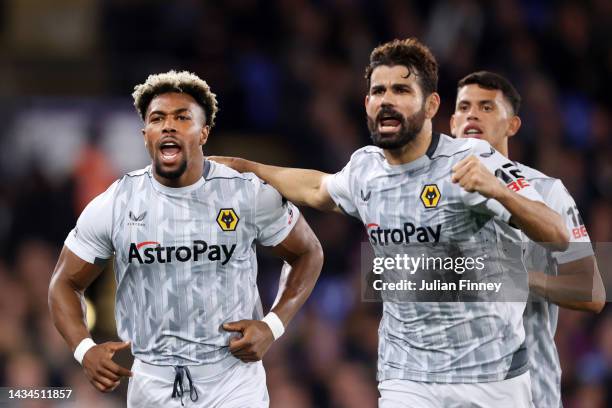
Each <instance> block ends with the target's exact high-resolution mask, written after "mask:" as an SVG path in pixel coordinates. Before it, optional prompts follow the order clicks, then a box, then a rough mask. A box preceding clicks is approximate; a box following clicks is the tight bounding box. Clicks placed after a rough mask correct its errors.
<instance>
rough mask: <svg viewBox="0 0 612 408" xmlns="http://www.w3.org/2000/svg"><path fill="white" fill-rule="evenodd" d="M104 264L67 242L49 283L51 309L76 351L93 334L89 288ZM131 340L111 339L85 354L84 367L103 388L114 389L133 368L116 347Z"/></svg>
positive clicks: (103, 389) (94, 381)
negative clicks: (92, 260)
mask: <svg viewBox="0 0 612 408" xmlns="http://www.w3.org/2000/svg"><path fill="white" fill-rule="evenodd" d="M102 270H103V266H100V265H96V264H91V263H88V262H86V261H84V260H82V259H81V258H79V257H78V256H77V255H75V254H74V253H73V252H72V251H71V250H70V249H68V248H67V247H66V246H64V248H63V249H62V252H61V254H60V257H59V260H58V262H57V265H56V267H55V271H54V272H53V276H52V278H51V283H50V285H49V310H50V312H51V318H52V319H53V323H54V324H55V327H56V328H57V330H58V331H59V332H60V333H61V335H62V337H64V340H65V341H66V343H68V346H69V347H70V349H71V350H72V352H73V353H74V351H75V350H76V348H77V346H78V345H79V344H80V343H81V341H83V339H88V338H90V337H91V335H90V333H89V331H88V330H87V324H86V320H85V302H84V292H85V289H87V287H88V286H89V285H91V283H92V282H93V281H94V280H95V279H96V278H97V277H98V275H99V274H100V272H102ZM128 347H129V343H122V342H107V343H103V344H99V345H95V346H93V347H91V348H90V349H89V350H88V351H87V352H86V353H85V355H84V357H83V362H82V364H83V369H84V370H85V373H86V375H87V377H88V378H89V381H90V382H91V383H92V384H93V385H94V386H95V387H96V388H97V389H98V390H99V391H102V392H109V391H112V390H114V389H115V388H116V387H117V386H118V385H119V382H120V379H121V377H122V376H131V375H132V374H131V372H130V371H129V370H128V369H126V368H124V367H121V366H119V365H118V364H116V363H115V362H113V360H112V357H113V355H114V354H115V352H116V351H118V350H121V349H124V348H128Z"/></svg>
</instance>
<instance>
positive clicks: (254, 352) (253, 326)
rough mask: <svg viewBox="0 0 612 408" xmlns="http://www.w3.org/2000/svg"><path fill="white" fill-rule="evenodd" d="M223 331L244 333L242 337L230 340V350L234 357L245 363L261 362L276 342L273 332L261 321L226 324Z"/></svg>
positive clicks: (241, 321)
mask: <svg viewBox="0 0 612 408" xmlns="http://www.w3.org/2000/svg"><path fill="white" fill-rule="evenodd" d="M223 329H224V330H227V331H230V332H240V333H242V337H233V338H232V339H231V340H230V343H229V350H230V352H231V353H232V354H233V355H234V357H236V358H239V359H240V360H242V361H243V362H245V363H250V362H253V361H259V360H261V359H262V358H263V356H264V354H266V352H267V351H268V349H269V348H270V346H271V345H272V342H274V335H273V334H272V330H270V327H269V326H268V325H267V324H266V323H264V322H262V321H260V320H240V321H237V322H231V323H225V324H224V325H223Z"/></svg>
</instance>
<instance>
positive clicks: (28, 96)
mask: <svg viewBox="0 0 612 408" xmlns="http://www.w3.org/2000/svg"><path fill="white" fill-rule="evenodd" d="M0 19H1V21H2V24H1V26H2V27H3V29H2V30H0V56H1V57H2V58H0V73H1V74H2V75H0V84H1V86H0V104H1V105H2V107H3V112H4V118H3V119H4V120H3V122H4V126H3V131H2V132H1V133H0V140H1V143H2V146H3V148H2V149H0V241H1V243H2V245H1V247H0V248H1V249H0V386H10V387H17V386H35V385H39V386H43V385H47V386H69V387H72V388H73V390H74V393H75V395H76V397H77V400H78V401H79V402H78V406H87V407H94V406H95V407H114V406H122V405H124V401H125V391H126V386H125V384H123V385H122V387H121V388H120V389H118V390H116V391H115V392H114V393H113V394H110V395H101V394H99V393H97V391H95V390H94V388H93V387H91V386H90V385H89V384H88V383H87V380H86V378H85V376H84V375H83V373H82V371H81V369H80V367H79V366H78V364H77V363H76V362H75V361H74V359H73V357H72V355H71V353H70V350H68V348H67V346H66V345H65V343H64V342H63V340H62V339H61V337H60V336H59V334H58V333H57V331H56V330H55V328H54V327H53V324H52V322H51V320H50V317H49V313H48V309H47V288H48V284H49V280H50V276H51V273H52V271H53V268H54V264H55V261H56V260H57V257H58V254H59V251H60V250H61V247H62V243H63V240H64V238H65V236H66V234H67V233H68V231H69V230H70V229H71V228H72V226H73V225H74V223H75V221H76V218H77V217H78V215H79V214H80V212H81V211H82V209H83V208H84V206H85V205H86V204H87V203H88V202H89V201H90V200H91V199H92V198H93V197H95V196H96V195H97V194H99V193H100V192H102V191H104V190H105V189H106V187H107V186H108V185H110V183H111V182H112V181H113V180H114V179H115V178H117V177H119V176H120V175H121V174H123V173H125V172H126V171H129V170H132V169H136V168H140V167H143V166H144V165H146V164H147V161H148V157H147V156H146V152H145V150H144V148H143V144H142V143H143V142H142V139H141V135H140V127H141V124H140V122H139V119H138V116H137V114H136V111H135V110H133V108H132V106H131V98H130V94H131V92H132V90H133V87H134V85H136V84H138V83H142V82H144V80H145V79H146V77H147V75H148V74H151V73H158V72H164V71H167V70H169V69H187V70H190V71H194V72H196V73H197V74H198V75H200V76H201V77H202V78H204V79H205V80H207V81H208V83H209V84H210V85H211V87H212V89H213V91H214V92H215V93H216V94H217V96H218V99H219V105H220V112H219V115H218V119H217V126H216V127H215V128H214V129H213V131H212V133H211V137H210V141H209V144H208V145H207V146H205V154H217V155H234V156H243V157H247V158H251V159H256V160H260V161H264V162H268V163H272V164H279V165H292V166H296V167H297V166H299V167H309V168H317V169H320V170H324V171H328V172H335V171H338V170H339V169H340V168H341V167H342V166H343V165H344V164H345V163H346V162H347V161H348V159H349V157H350V154H351V153H352V152H353V151H354V150H356V149H357V148H359V147H361V146H363V145H365V144H367V143H368V142H369V135H368V133H367V127H366V125H365V112H364V108H363V99H364V96H365V93H366V86H365V81H364V79H363V74H364V68H365V65H366V64H367V61H368V57H369V53H370V51H371V50H372V49H373V48H374V47H375V46H376V45H378V44H379V43H382V42H384V41H387V40H390V39H393V38H405V37H409V36H416V37H418V38H419V39H421V40H422V41H423V42H425V43H426V44H427V45H428V46H430V47H431V49H432V51H433V53H434V55H436V57H437V58H438V62H439V64H440V83H439V91H440V94H441V97H442V107H441V109H440V111H439V113H438V114H437V117H436V118H435V121H434V129H435V130H437V131H441V132H445V133H448V131H449V118H450V115H451V113H452V112H453V110H454V98H455V94H456V83H457V81H458V80H459V79H460V78H462V77H463V76H465V75H466V74H468V73H470V72H472V71H475V70H480V69H488V70H493V71H497V72H499V73H502V74H504V75H505V76H507V77H508V78H510V80H511V81H512V82H513V83H514V84H515V86H516V87H517V89H518V90H519V92H520V93H521V95H522V97H523V107H522V109H521V113H520V116H521V118H522V120H523V127H522V129H521V131H520V132H519V134H518V135H517V136H515V137H514V138H512V139H511V143H510V155H511V157H512V158H513V159H514V160H517V161H520V162H523V163H525V164H528V165H531V166H533V167H535V168H537V169H539V170H541V171H543V172H544V173H546V174H548V175H550V176H553V177H557V178H560V179H562V180H563V182H564V183H565V185H566V186H567V188H568V190H569V191H570V192H571V194H572V195H573V197H574V198H575V200H576V202H577V204H578V207H579V209H580V211H581V213H582V216H583V218H584V220H585V222H586V225H587V227H588V231H589V233H590V236H591V240H592V241H593V242H596V243H598V245H599V244H600V243H609V242H612V159H611V158H612V116H611V115H610V113H611V109H612V82H611V81H610V77H611V74H612V2H610V1H608V0H591V1H553V0H532V1H528V0H505V1H484V0H483V1H476V0H455V1H428V2H417V1H407V0H403V1H399V0H398V1H394V0H383V1H368V0H317V1H306V0H279V1H264V0H228V1H223V2H213V1H208V2H205V1H198V0H175V1H171V2H167V1H166V2H162V1H145V0H97V1H96V0H55V1H53V2H40V1H37V0H5V1H4V2H1V3H0ZM304 214H305V216H306V217H307V219H308V220H309V222H310V223H311V225H312V227H313V229H314V231H315V232H316V233H317V235H318V236H319V239H320V240H321V243H322V245H323V248H324V250H325V255H326V261H325V266H324V269H323V272H322V275H321V278H320V280H319V283H318V285H317V287H316V288H315V291H314V293H313V295H312V297H311V299H310V300H309V301H308V303H307V304H306V306H305V307H304V309H303V312H302V313H300V314H299V315H298V316H297V317H296V318H295V320H294V322H292V324H291V325H290V326H289V328H288V330H287V333H286V334H285V335H284V336H283V338H282V339H281V340H280V341H278V342H277V343H275V344H274V346H273V347H272V349H271V350H270V352H269V353H268V355H267V356H266V358H265V360H264V363H265V366H266V369H267V376H268V385H269V392H270V397H271V401H272V407H292V408H301V407H338V408H341V407H355V408H358V407H374V406H375V405H376V400H377V396H378V394H377V389H376V380H375V374H376V357H377V349H376V348H377V328H378V321H379V318H380V314H381V305H380V304H378V303H369V302H364V301H362V299H361V285H362V283H361V281H360V273H359V261H360V243H361V242H362V241H364V240H365V235H364V231H363V227H362V226H361V225H360V224H359V223H358V222H357V221H356V220H351V219H348V218H346V217H342V216H339V215H335V214H321V213H316V212H313V211H309V210H304ZM601 247H602V248H604V250H602V251H601V253H602V254H603V255H604V256H608V254H609V253H610V252H609V251H606V250H605V244H602V246H601ZM260 259H261V262H260V269H259V283H260V291H261V294H262V299H263V301H264V305H265V307H269V305H270V304H271V302H272V300H273V299H274V297H275V294H276V289H277V282H278V274H279V271H280V264H279V263H278V262H276V261H275V260H274V259H273V258H272V257H270V256H269V255H268V254H267V253H266V251H265V250H262V251H260ZM608 265H609V263H608ZM602 273H603V274H604V275H605V274H609V273H610V272H609V271H607V270H602ZM604 279H605V278H604ZM113 285H114V282H113V276H112V273H111V271H106V272H105V273H104V274H103V276H102V277H101V278H100V279H98V280H97V281H96V282H95V283H94V285H93V286H92V288H91V289H90V290H89V291H88V293H87V296H88V298H90V299H92V301H93V304H94V308H95V311H96V324H95V327H94V330H93V333H94V339H95V340H97V341H103V340H110V339H115V338H116V332H115V329H114V315H113V298H114V286H113ZM608 293H612V288H608ZM556 342H557V347H558V350H559V354H560V357H561V364H562V368H563V379H562V382H563V383H562V390H563V391H562V394H563V400H564V405H565V406H566V407H568V408H573V407H580V408H582V407H606V406H610V404H611V403H612V395H610V394H612V391H610V390H612V312H611V311H610V310H609V308H608V307H606V308H605V309H604V311H603V312H602V313H601V314H599V315H590V314H586V313H581V312H572V311H567V310H564V311H562V312H561V315H560V319H559V325H558V329H557V338H556ZM119 358H120V360H121V361H122V362H123V363H124V364H129V361H130V356H128V355H121V356H119ZM23 406H26V405H23ZM31 406H47V405H45V404H44V403H38V404H32V405H31ZM54 406H63V405H62V404H56V405H54ZM66 406H69V405H66Z"/></svg>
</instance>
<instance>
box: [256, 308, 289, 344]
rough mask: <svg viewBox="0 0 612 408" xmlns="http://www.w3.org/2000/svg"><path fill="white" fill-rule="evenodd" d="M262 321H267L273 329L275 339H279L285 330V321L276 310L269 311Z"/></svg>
mask: <svg viewBox="0 0 612 408" xmlns="http://www.w3.org/2000/svg"><path fill="white" fill-rule="evenodd" d="M261 321H262V322H265V323H266V324H267V325H268V327H269V328H270V330H272V336H274V340H276V339H278V338H279V337H280V336H282V335H283V333H284V332H285V326H283V322H282V321H281V319H280V318H279V317H278V315H277V314H276V313H274V312H270V313H268V314H267V315H266V316H265V317H264V318H263V319H261Z"/></svg>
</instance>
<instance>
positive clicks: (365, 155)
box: [349, 145, 385, 164]
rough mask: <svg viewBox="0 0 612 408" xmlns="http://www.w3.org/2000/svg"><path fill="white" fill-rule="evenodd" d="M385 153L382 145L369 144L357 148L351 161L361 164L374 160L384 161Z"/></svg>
mask: <svg viewBox="0 0 612 408" xmlns="http://www.w3.org/2000/svg"><path fill="white" fill-rule="evenodd" d="M384 160H385V155H384V153H383V151H382V149H381V148H380V147H376V146H372V145H368V146H364V147H362V148H361V149H358V150H355V152H354V153H353V154H352V155H351V158H350V160H349V163H351V164H359V163H366V162H372V161H384Z"/></svg>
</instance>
